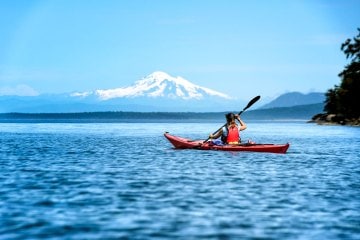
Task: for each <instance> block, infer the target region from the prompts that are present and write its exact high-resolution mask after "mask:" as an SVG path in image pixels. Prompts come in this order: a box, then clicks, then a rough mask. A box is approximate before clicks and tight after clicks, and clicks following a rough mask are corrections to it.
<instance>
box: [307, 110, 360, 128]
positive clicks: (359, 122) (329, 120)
mask: <svg viewBox="0 0 360 240" xmlns="http://www.w3.org/2000/svg"><path fill="white" fill-rule="evenodd" d="M309 123H317V124H319V125H346V126H360V118H352V119H349V118H345V117H344V116H342V115H340V114H327V113H319V114H316V115H315V116H313V117H312V119H311V120H310V121H309Z"/></svg>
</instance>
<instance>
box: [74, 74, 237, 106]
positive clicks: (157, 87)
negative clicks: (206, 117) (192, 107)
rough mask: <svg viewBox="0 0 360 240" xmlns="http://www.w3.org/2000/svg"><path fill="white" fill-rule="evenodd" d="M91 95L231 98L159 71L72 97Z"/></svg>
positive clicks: (101, 97) (109, 97)
mask: <svg viewBox="0 0 360 240" xmlns="http://www.w3.org/2000/svg"><path fill="white" fill-rule="evenodd" d="M91 95H92V96H94V95H95V96H97V97H98V98H99V99H100V100H110V99H115V98H135V97H150V98H158V97H165V98H170V99H183V100H202V99H205V98H207V97H217V98H221V99H227V100H229V99H231V97H230V96H228V95H226V94H224V93H221V92H218V91H215V90H212V89H209V88H206V87H201V86H198V85H196V84H193V83H191V82H190V81H188V80H186V79H184V78H182V77H173V76H170V75H169V74H167V73H165V72H160V71H157V72H154V73H152V74H150V75H148V76H147V77H145V78H143V79H141V80H139V81H136V82H135V84H134V85H132V86H128V87H122V88H115V89H107V90H96V91H94V92H82V93H79V92H77V93H73V94H72V96H74V97H88V96H91Z"/></svg>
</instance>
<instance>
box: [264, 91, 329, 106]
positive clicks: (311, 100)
mask: <svg viewBox="0 0 360 240" xmlns="http://www.w3.org/2000/svg"><path fill="white" fill-rule="evenodd" d="M324 101H325V94H324V93H320V92H312V93H308V94H303V93H300V92H290V93H285V94H282V95H280V96H279V97H277V98H276V99H275V100H273V101H271V102H270V103H268V104H265V105H264V106H262V107H261V108H260V109H267V108H278V107H293V106H301V105H309V104H317V103H324Z"/></svg>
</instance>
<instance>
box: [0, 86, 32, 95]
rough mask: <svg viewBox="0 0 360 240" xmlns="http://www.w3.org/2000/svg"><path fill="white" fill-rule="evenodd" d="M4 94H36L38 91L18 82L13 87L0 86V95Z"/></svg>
mask: <svg viewBox="0 0 360 240" xmlns="http://www.w3.org/2000/svg"><path fill="white" fill-rule="evenodd" d="M5 95H7V96H9V95H15V96H37V95H39V93H38V92H37V91H36V90H35V89H33V88H32V87H30V86H28V85H25V84H19V85H17V86H15V87H9V86H3V87H0V96H5Z"/></svg>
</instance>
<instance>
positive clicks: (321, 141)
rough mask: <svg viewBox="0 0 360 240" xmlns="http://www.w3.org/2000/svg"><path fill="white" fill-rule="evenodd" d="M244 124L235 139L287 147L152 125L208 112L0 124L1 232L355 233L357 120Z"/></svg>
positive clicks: (202, 126)
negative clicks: (232, 146)
mask: <svg viewBox="0 0 360 240" xmlns="http://www.w3.org/2000/svg"><path fill="white" fill-rule="evenodd" d="M247 124H248V129H247V130H246V131H245V132H244V133H243V134H242V138H243V139H248V138H251V139H252V140H254V141H256V142H258V143H260V142H261V143H286V142H290V144H291V146H290V149H289V151H288V153H287V154H269V153H249V152H241V153H232V152H217V151H200V150H174V149H172V147H171V146H170V144H169V143H168V142H167V140H166V139H165V138H164V137H163V135H162V134H163V133H164V132H165V131H169V132H171V133H173V134H176V135H181V136H184V137H191V138H195V139H201V138H206V137H207V134H208V133H210V132H212V131H213V130H215V129H217V128H218V127H219V123H216V122H215V123H214V122H212V123H206V122H205V123H200V122H197V123H38V124H36V123H0V238H1V239H39V238H46V239H360V197H359V196H360V148H359V146H360V128H356V127H345V126H318V125H314V124H307V123H304V122H251V121H250V122H249V121H248V122H247ZM220 125H221V123H220Z"/></svg>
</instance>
